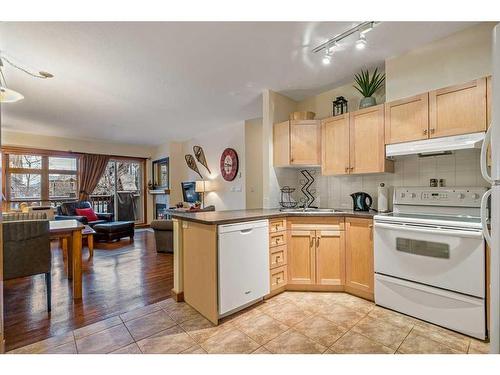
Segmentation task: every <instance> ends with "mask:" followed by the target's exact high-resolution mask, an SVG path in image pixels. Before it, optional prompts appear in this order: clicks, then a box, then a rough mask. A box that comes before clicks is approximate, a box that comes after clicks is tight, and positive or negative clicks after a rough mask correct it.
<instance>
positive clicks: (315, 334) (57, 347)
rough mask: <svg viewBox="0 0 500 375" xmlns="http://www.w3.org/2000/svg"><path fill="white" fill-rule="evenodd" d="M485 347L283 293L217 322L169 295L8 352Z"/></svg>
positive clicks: (369, 307)
mask: <svg viewBox="0 0 500 375" xmlns="http://www.w3.org/2000/svg"><path fill="white" fill-rule="evenodd" d="M487 352H488V344H487V343H483V342H481V341H478V340H475V339H471V338H470V337H467V336H463V335H461V334H458V333H456V332H452V331H449V330H446V329H444V328H440V327H437V326H434V325H432V324H429V323H426V322H423V321H420V320H417V319H414V318H411V317H408V316H406V315H402V314H399V313H396V312H393V311H390V310H386V309H384V308H381V307H378V306H375V305H374V304H373V303H371V302H368V301H366V300H363V299H361V298H357V297H354V296H351V295H348V294H345V293H305V292H285V293H282V294H280V295H278V296H275V297H273V298H271V299H269V300H267V301H264V302H262V303H259V304H258V305H254V306H252V307H250V308H248V309H246V310H244V311H241V312H239V313H237V314H235V315H232V316H230V317H228V318H225V319H223V321H222V323H221V324H219V325H218V326H214V325H213V324H212V323H210V322H209V321H208V320H206V319H205V318H203V317H202V316H201V315H200V314H198V313H197V312H196V311H195V310H194V309H192V308H191V307H190V306H188V305H187V304H185V303H176V302H174V301H173V300H172V299H167V300H165V301H161V302H159V303H156V304H154V305H149V306H146V307H143V308H139V309H136V310H132V311H130V312H127V313H125V314H122V315H120V316H115V317H112V318H109V319H106V320H103V321H101V322H98V323H95V324H92V325H89V326H86V327H83V328H79V329H77V330H75V331H73V332H70V333H68V334H66V335H62V336H56V337H51V338H49V339H47V340H43V341H40V342H37V343H34V344H32V345H28V346H25V347H22V348H19V349H15V350H13V351H11V352H9V353H23V354H28V353H58V354H62V353H68V354H76V353H78V354H80V353H82V354H85V353H116V354H118V353H120V354H140V353H181V354H205V353H254V354H271V353H278V354H285V353H297V354H299V353H300V354H309V353H311V354H320V353H325V354H343V353H351V354H352V353H359V354H364V353H408V354H410V353H428V354H433V353H443V354H444V353H446V354H448V353H450V354H452V353H457V354H458V353H462V354H465V353H471V354H479V353H487Z"/></svg>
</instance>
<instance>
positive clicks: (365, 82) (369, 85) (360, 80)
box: [353, 68, 385, 98]
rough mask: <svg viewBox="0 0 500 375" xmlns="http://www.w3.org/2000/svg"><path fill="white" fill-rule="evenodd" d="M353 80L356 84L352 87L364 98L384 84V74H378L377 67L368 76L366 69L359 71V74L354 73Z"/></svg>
mask: <svg viewBox="0 0 500 375" xmlns="http://www.w3.org/2000/svg"><path fill="white" fill-rule="evenodd" d="M354 81H355V82H356V83H357V84H358V85H357V86H353V87H354V88H355V89H356V90H358V91H359V92H360V93H361V95H363V96H364V97H365V98H369V97H371V96H372V95H373V94H375V93H376V92H377V91H378V90H379V89H380V88H381V87H382V86H383V85H384V81H385V74H380V73H379V72H378V68H377V69H375V70H374V71H373V74H372V76H371V77H370V73H369V72H368V69H367V70H366V71H361V73H359V74H355V75H354Z"/></svg>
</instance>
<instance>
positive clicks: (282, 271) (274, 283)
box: [271, 266, 287, 291]
mask: <svg viewBox="0 0 500 375" xmlns="http://www.w3.org/2000/svg"><path fill="white" fill-rule="evenodd" d="M286 282H287V269H286V266H282V267H278V268H275V269H272V270H271V291H273V290H275V289H278V288H281V287H282V286H285V285H286Z"/></svg>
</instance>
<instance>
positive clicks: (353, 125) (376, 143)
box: [349, 104, 393, 173]
mask: <svg viewBox="0 0 500 375" xmlns="http://www.w3.org/2000/svg"><path fill="white" fill-rule="evenodd" d="M349 122H350V124H349V129H350V132H349V141H350V153H349V155H350V164H351V166H350V172H351V173H379V172H392V171H393V168H392V165H393V164H392V162H389V161H388V160H386V159H385V141H384V105H383V104H381V105H377V106H374V107H370V108H365V109H361V110H359V111H356V112H352V113H351V114H350V116H349Z"/></svg>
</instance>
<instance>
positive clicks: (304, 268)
mask: <svg viewBox="0 0 500 375" xmlns="http://www.w3.org/2000/svg"><path fill="white" fill-rule="evenodd" d="M315 247H316V231H314V230H304V229H300V228H298V229H294V228H293V226H292V230H291V233H290V241H289V243H288V282H289V283H290V284H309V285H312V284H315V283H316V261H315Z"/></svg>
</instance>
